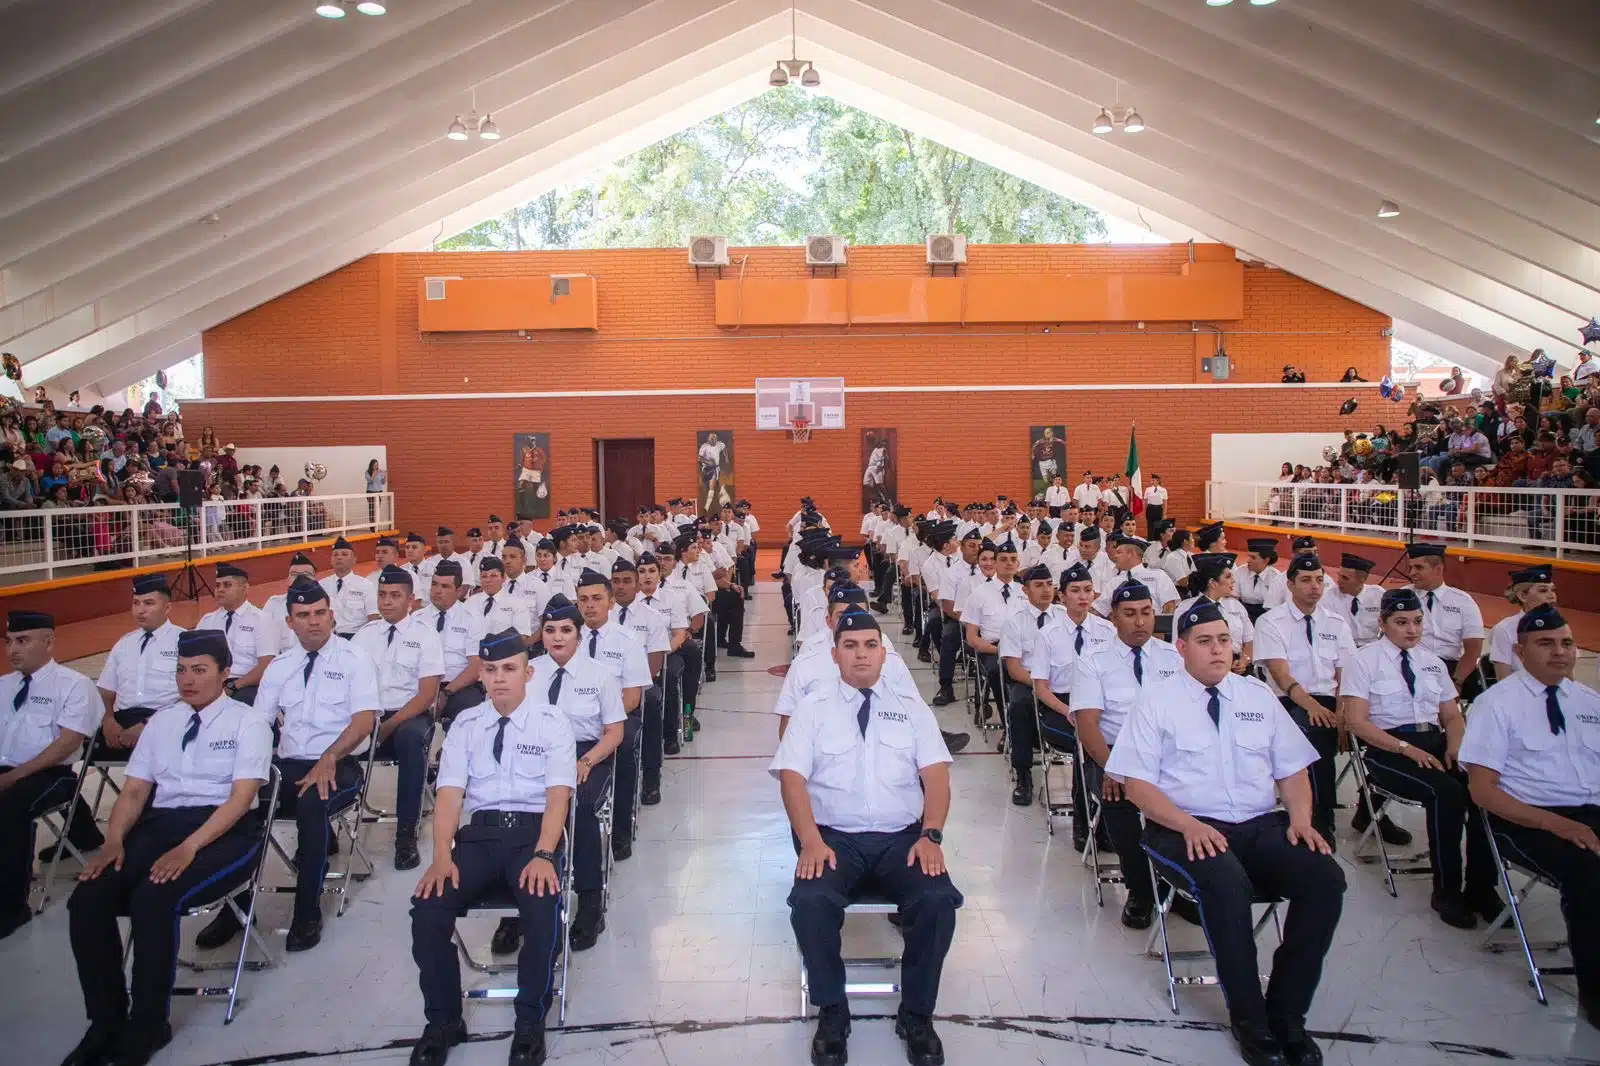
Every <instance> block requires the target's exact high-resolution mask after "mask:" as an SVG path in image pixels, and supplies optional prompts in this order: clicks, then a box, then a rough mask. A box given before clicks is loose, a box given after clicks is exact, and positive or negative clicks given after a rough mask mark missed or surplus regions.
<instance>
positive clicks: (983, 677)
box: [969, 648, 1006, 742]
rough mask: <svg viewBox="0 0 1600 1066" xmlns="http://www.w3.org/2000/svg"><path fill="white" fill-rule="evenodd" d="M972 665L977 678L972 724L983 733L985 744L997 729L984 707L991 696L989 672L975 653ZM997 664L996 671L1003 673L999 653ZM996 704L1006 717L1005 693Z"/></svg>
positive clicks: (974, 689)
mask: <svg viewBox="0 0 1600 1066" xmlns="http://www.w3.org/2000/svg"><path fill="white" fill-rule="evenodd" d="M969 650H970V648H969ZM972 663H973V670H974V673H975V676H976V681H975V682H974V684H973V689H972V693H973V697H974V698H973V700H972V724H973V725H975V726H977V728H978V729H979V730H980V731H982V733H983V739H984V741H985V742H987V741H988V739H989V731H990V730H992V729H994V728H995V726H994V723H992V722H990V721H989V718H988V716H986V715H985V714H984V713H983V710H984V707H985V706H986V705H987V703H988V701H989V697H990V695H991V693H990V692H989V671H988V670H987V669H985V668H984V663H983V658H982V657H981V656H980V655H979V654H978V653H977V652H975V651H974V652H972ZM995 664H996V665H995V669H996V671H997V672H1003V668H1002V667H1001V666H1000V656H999V653H996V654H995ZM1003 680H1004V678H1003V677H1002V681H1003ZM1003 688H1004V686H1003V685H1002V689H1003ZM995 703H996V704H998V705H999V708H1000V711H999V713H1000V714H1001V715H1002V716H1004V715H1005V711H1006V707H1005V694H1004V692H1003V691H1002V692H1001V694H1000V695H999V697H998V698H997V699H996V700H995Z"/></svg>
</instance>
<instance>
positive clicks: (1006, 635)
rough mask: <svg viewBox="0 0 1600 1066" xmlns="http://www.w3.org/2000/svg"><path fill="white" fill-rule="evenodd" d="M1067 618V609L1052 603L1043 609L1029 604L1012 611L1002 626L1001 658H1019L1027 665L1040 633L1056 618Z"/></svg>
mask: <svg viewBox="0 0 1600 1066" xmlns="http://www.w3.org/2000/svg"><path fill="white" fill-rule="evenodd" d="M1064 618H1067V609H1066V608H1065V607H1063V606H1061V605H1060V604H1059V603H1052V604H1050V605H1049V606H1048V607H1046V608H1045V609H1044V610H1043V611H1040V610H1037V609H1035V608H1034V606H1033V605H1032V604H1029V605H1028V606H1027V607H1026V608H1025V609H1024V610H1021V611H1012V612H1011V614H1010V616H1009V617H1007V618H1006V620H1005V623H1004V624H1003V625H1001V627H1000V645H999V647H1000V658H1002V659H1017V660H1020V661H1021V662H1022V664H1023V665H1024V666H1026V664H1027V661H1028V657H1029V656H1030V655H1032V654H1033V646H1034V645H1035V644H1036V643H1038V640H1039V634H1040V633H1042V632H1044V629H1045V627H1046V626H1048V625H1049V624H1050V622H1051V621H1052V620H1054V619H1064Z"/></svg>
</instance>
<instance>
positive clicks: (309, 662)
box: [300, 651, 317, 685]
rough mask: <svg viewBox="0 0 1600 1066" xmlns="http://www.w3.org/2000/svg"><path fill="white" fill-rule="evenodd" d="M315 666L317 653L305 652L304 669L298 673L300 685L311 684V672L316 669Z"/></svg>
mask: <svg viewBox="0 0 1600 1066" xmlns="http://www.w3.org/2000/svg"><path fill="white" fill-rule="evenodd" d="M316 665H317V653H316V652H314V651H308V652H306V668H305V669H304V670H303V671H301V673H300V680H301V682H302V683H304V684H307V685H309V684H311V671H312V670H314V669H315V668H316Z"/></svg>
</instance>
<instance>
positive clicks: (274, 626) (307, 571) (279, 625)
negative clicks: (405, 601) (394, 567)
mask: <svg viewBox="0 0 1600 1066" xmlns="http://www.w3.org/2000/svg"><path fill="white" fill-rule="evenodd" d="M407 572H409V568H407ZM301 578H305V579H306V580H307V581H310V582H311V583H312V584H316V582H317V564H316V563H313V562H312V561H311V557H310V556H309V555H306V554H304V553H303V552H296V553H295V554H294V555H292V556H290V558H289V575H288V587H289V588H293V587H294V585H295V582H297V581H299V580H300V579H301ZM288 600H289V591H288V589H285V590H284V591H282V592H279V593H277V594H275V595H272V596H268V597H267V602H266V603H263V604H262V605H261V614H262V616H263V618H264V620H265V622H266V624H267V626H268V627H269V628H270V630H271V636H270V638H269V639H268V642H267V646H268V647H270V648H272V649H273V651H274V653H275V654H276V655H282V654H283V653H284V652H286V651H290V650H292V649H294V648H295V647H296V646H298V645H299V643H300V641H299V639H298V638H297V637H296V636H295V635H294V630H293V629H290V628H289V603H288ZM269 665H270V664H269ZM263 676H265V675H264V674H263ZM256 684H257V686H259V685H260V682H259V681H258V682H257V683H256ZM252 702H253V701H252Z"/></svg>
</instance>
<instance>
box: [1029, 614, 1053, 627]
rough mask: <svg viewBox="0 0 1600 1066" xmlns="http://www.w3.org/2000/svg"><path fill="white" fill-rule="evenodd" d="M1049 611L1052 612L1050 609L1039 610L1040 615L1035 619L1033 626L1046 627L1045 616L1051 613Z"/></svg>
mask: <svg viewBox="0 0 1600 1066" xmlns="http://www.w3.org/2000/svg"><path fill="white" fill-rule="evenodd" d="M1049 613H1050V612H1049V611H1040V612H1039V617H1038V618H1036V619H1034V622H1033V627H1034V628H1035V629H1043V628H1044V620H1045V617H1046V616H1047V615H1049Z"/></svg>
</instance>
